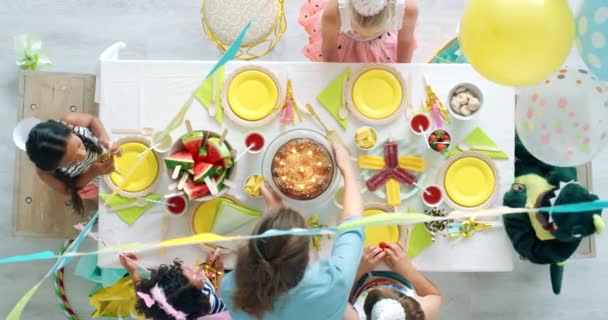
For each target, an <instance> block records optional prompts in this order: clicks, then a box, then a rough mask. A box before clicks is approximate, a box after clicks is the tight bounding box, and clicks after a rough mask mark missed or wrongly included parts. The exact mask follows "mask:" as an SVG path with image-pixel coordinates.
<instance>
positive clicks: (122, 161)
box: [110, 142, 159, 192]
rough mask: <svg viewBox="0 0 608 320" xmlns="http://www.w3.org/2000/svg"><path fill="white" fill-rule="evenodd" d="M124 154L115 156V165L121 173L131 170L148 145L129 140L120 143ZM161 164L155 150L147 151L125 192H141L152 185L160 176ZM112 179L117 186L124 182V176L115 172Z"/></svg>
mask: <svg viewBox="0 0 608 320" xmlns="http://www.w3.org/2000/svg"><path fill="white" fill-rule="evenodd" d="M120 149H121V150H122V156H120V157H115V158H114V167H115V168H116V170H117V171H119V172H120V173H121V174H124V175H126V174H128V173H129V172H131V169H132V168H133V166H134V165H135V164H136V163H137V161H138V160H139V157H138V156H139V154H140V153H142V152H144V151H145V150H146V149H147V147H146V145H144V144H143V143H139V142H127V143H124V144H121V145H120ZM158 173H159V165H158V160H157V158H156V155H155V154H154V153H153V152H147V153H146V155H145V156H144V160H143V161H142V162H141V164H140V165H139V166H138V167H137V169H135V171H134V172H133V173H132V174H131V176H130V177H129V179H128V180H127V183H126V184H125V186H124V188H123V189H122V190H123V191H125V192H141V191H143V190H146V189H147V188H149V187H150V186H152V185H153V184H154V183H155V182H156V179H157V178H158ZM110 180H111V181H112V183H113V184H114V185H116V186H119V185H121V184H122V182H123V176H122V175H120V174H118V173H117V172H114V173H112V174H111V175H110Z"/></svg>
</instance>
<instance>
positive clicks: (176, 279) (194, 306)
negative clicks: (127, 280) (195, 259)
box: [135, 259, 211, 320]
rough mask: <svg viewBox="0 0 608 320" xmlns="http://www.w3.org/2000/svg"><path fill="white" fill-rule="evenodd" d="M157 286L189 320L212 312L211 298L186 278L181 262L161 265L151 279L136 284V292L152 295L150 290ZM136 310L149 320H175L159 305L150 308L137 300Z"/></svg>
mask: <svg viewBox="0 0 608 320" xmlns="http://www.w3.org/2000/svg"><path fill="white" fill-rule="evenodd" d="M157 284H158V286H159V287H160V288H162V289H163V291H164V292H165V295H166V297H167V302H168V303H169V304H171V305H172V306H173V308H175V309H176V310H178V311H181V312H183V313H186V314H188V317H187V319H188V320H194V319H197V318H199V317H202V316H205V315H207V314H209V312H210V311H211V304H210V303H209V297H208V296H207V295H205V294H204V293H203V292H202V291H201V289H199V288H197V287H195V286H194V285H192V284H191V283H190V282H189V281H188V278H186V276H184V274H183V272H182V261H181V260H179V259H175V260H174V261H173V264H171V265H161V266H160V267H158V269H156V270H152V271H151V275H150V278H149V279H142V280H141V281H140V282H139V283H137V284H136V286H135V290H137V291H138V292H142V293H147V294H150V290H152V288H154V286H155V285H157ZM136 308H137V311H139V312H140V313H142V314H143V315H144V316H145V317H146V318H149V319H154V320H175V319H174V318H173V317H172V316H170V315H168V314H166V313H165V312H164V311H163V309H161V308H160V306H159V305H158V304H157V303H156V304H154V305H152V306H151V307H150V308H148V307H147V306H146V304H145V303H144V301H142V300H141V299H137V305H136Z"/></svg>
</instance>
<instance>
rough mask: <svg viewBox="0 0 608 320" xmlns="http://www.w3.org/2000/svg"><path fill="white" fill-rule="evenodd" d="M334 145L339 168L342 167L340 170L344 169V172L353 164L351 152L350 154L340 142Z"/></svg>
mask: <svg viewBox="0 0 608 320" xmlns="http://www.w3.org/2000/svg"><path fill="white" fill-rule="evenodd" d="M333 147H334V154H335V156H336V163H337V165H338V168H340V171H342V174H344V172H345V171H348V170H351V169H352V164H351V163H350V154H348V150H346V148H345V147H344V146H343V145H341V144H339V143H334V144H333Z"/></svg>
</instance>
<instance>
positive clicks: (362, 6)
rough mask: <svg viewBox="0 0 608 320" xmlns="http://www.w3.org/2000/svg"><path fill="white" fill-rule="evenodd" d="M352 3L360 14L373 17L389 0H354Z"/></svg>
mask: <svg viewBox="0 0 608 320" xmlns="http://www.w3.org/2000/svg"><path fill="white" fill-rule="evenodd" d="M352 5H353V8H354V9H355V11H357V12H358V13H359V14H360V15H362V16H366V17H371V16H374V15H377V14H378V13H380V11H382V9H384V7H386V5H387V0H352Z"/></svg>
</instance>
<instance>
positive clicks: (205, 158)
mask: <svg viewBox="0 0 608 320" xmlns="http://www.w3.org/2000/svg"><path fill="white" fill-rule="evenodd" d="M167 154H168V156H166V157H165V159H164V162H165V166H166V167H167V174H168V175H169V177H170V178H171V179H172V186H171V187H170V189H172V190H173V191H175V192H180V191H181V192H183V193H184V194H185V195H186V197H187V198H188V200H193V201H207V200H210V199H214V198H217V197H221V196H222V195H224V194H225V193H226V192H228V189H230V187H229V186H228V185H227V183H226V181H227V180H228V179H230V176H231V175H232V174H233V173H234V153H233V148H232V146H231V145H230V143H229V142H228V141H226V140H224V141H221V137H220V135H219V134H217V133H215V132H211V131H204V130H199V131H193V132H190V133H187V134H185V135H183V136H182V137H181V138H180V139H179V140H178V141H177V142H175V143H174V144H173V147H172V148H171V149H170V150H169V152H167Z"/></svg>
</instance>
